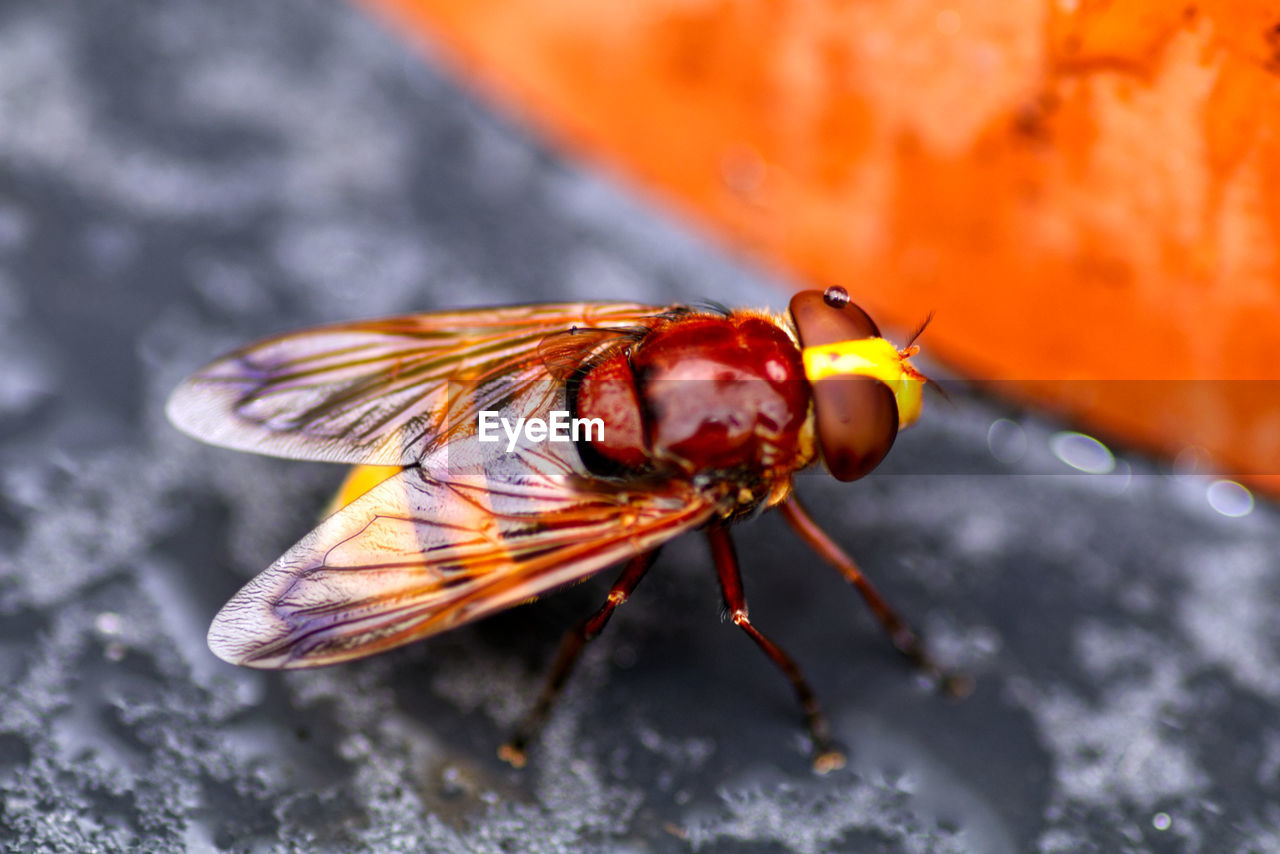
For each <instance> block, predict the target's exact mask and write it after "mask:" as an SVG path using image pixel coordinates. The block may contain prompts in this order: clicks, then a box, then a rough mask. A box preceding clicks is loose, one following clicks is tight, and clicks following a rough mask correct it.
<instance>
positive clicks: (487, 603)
mask: <svg viewBox="0 0 1280 854" xmlns="http://www.w3.org/2000/svg"><path fill="white" fill-rule="evenodd" d="M714 509H715V508H714V502H713V500H712V499H710V498H709V497H707V496H706V495H703V494H700V493H699V492H697V491H696V490H695V489H694V488H693V487H692V486H691V485H690V484H688V483H680V482H671V483H665V482H664V483H659V484H651V485H647V486H646V487H644V488H642V489H632V490H630V491H628V490H626V489H624V488H621V487H614V486H612V485H609V484H606V483H601V482H598V481H583V480H582V479H580V478H578V477H576V476H573V475H568V474H543V473H539V472H537V471H535V470H533V469H532V468H530V469H529V470H527V471H526V473H524V474H521V475H516V476H508V477H504V478H502V479H500V480H494V479H491V478H489V477H487V476H485V475H483V474H477V475H463V476H458V475H455V474H450V473H448V472H447V471H443V470H442V471H440V472H437V473H436V474H435V475H433V474H430V473H428V472H427V471H426V470H424V468H422V467H412V468H407V469H405V470H404V471H402V472H401V473H400V474H398V475H396V476H394V477H392V478H390V479H389V480H387V481H384V482H382V483H381V484H379V485H378V486H376V487H374V488H373V489H372V490H371V491H369V492H367V493H365V495H363V496H362V497H360V498H358V499H357V500H356V501H354V502H353V503H351V504H349V505H347V506H346V507H344V508H342V509H341V510H339V511H338V512H336V513H335V514H334V515H332V516H330V517H329V518H327V519H326V520H324V522H322V523H321V524H320V526H319V527H317V528H316V529H315V530H314V531H312V532H311V533H310V534H308V535H307V536H306V537H305V538H303V539H302V541H301V542H299V543H298V544H297V545H295V546H294V547H293V548H292V549H290V550H289V552H288V553H286V554H285V555H284V556H283V557H281V558H280V559H279V560H278V561H276V563H275V564H273V565H272V566H271V567H269V568H268V569H267V570H265V571H264V572H263V573H262V574H260V575H259V576H257V577H256V578H254V579H253V580H252V581H250V582H249V583H248V584H247V585H246V586H245V587H244V588H243V589H242V590H240V592H239V593H237V594H236V596H235V597H234V598H232V600H231V601H230V602H228V603H227V605H226V606H225V607H224V608H223V609H222V611H221V612H220V613H219V614H218V616H217V617H216V618H215V619H214V622H213V625H212V627H211V628H210V629H209V646H210V648H211V649H212V650H213V651H214V652H215V653H216V654H217V655H218V656H219V657H220V658H222V659H224V660H226V661H230V662H232V663H235V664H243V665H248V666H251V667H264V668H291V667H312V666H317V665H323V664H332V663H334V662H339V661H344V660H347V659H352V658H359V657H361V656H365V655H370V654H372V653H375V652H380V651H382V650H386V649H390V648H392V647H395V646H399V645H401V644H405V643H409V642H410V641H413V640H417V639H418V638H422V637H425V636H427V635H432V634H435V633H437V632H442V631H445V630H447V629H450V628H453V627H455V626H457V625H460V624H462V623H465V622H468V621H470V620H474V619H477V618H479V617H482V616H484V615H486V614H490V613H493V612H495V611H498V610H501V609H503V608H507V607H510V606H512V605H515V604H518V603H520V602H523V601H526V600H528V599H529V598H531V597H533V596H536V595H538V594H540V593H542V592H544V591H547V590H550V589H551V588H554V587H558V586H560V585H563V584H566V583H568V582H571V581H574V580H576V579H579V578H582V577H583V576H585V575H588V574H590V573H593V572H596V571H597V570H600V569H603V568H605V567H607V566H609V565H611V564H615V563H618V562H620V561H623V560H625V559H627V558H629V557H632V556H634V555H637V554H640V553H643V552H645V551H648V550H649V549H652V548H654V547H656V546H657V545H659V544H661V543H662V542H664V541H666V540H668V539H670V538H671V537H674V536H676V535H678V534H680V533H682V532H684V531H688V530H690V529H692V528H695V527H697V526H699V525H701V524H702V523H703V522H705V521H707V519H708V518H709V517H710V516H711V514H712V513H713V511H714Z"/></svg>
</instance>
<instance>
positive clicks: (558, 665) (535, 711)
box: [498, 549, 658, 768]
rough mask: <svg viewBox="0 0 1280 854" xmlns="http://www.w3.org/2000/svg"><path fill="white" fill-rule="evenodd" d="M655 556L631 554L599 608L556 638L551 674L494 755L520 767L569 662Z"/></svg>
mask: <svg viewBox="0 0 1280 854" xmlns="http://www.w3.org/2000/svg"><path fill="white" fill-rule="evenodd" d="M657 556H658V550H657V549H654V550H653V551H649V552H645V553H644V554H642V555H637V556H636V557H634V558H632V559H631V562H630V563H628V564H627V566H626V568H625V569H624V570H622V575H620V576H618V580H617V581H615V582H614V583H613V587H612V588H610V590H609V598H607V599H605V601H604V605H602V606H601V607H600V610H599V611H597V612H596V613H595V615H594V616H591V617H588V618H587V619H585V620H583V621H582V622H581V623H578V625H576V626H574V627H573V628H572V629H570V630H569V631H568V632H566V633H565V636H564V640H562V641H561V642H560V652H559V653H557V654H556V661H555V664H553V665H552V666H551V675H550V677H549V678H548V679H547V684H546V685H544V686H543V688H542V693H541V694H540V695H539V696H538V701H537V702H536V703H534V704H533V708H531V709H530V710H529V713H528V714H526V715H525V716H524V720H522V721H521V722H520V725H519V726H518V727H516V731H515V734H514V735H512V737H511V740H510V741H508V742H507V743H506V744H504V745H502V747H500V748H498V755H499V756H501V757H502V758H503V759H504V760H506V761H507V762H509V763H511V764H512V765H513V766H515V767H516V768H522V767H524V763H525V759H526V748H527V747H528V745H529V742H530V741H531V740H532V739H533V737H534V736H536V735H537V734H538V730H540V729H542V725H543V723H545V722H546V720H547V715H548V714H549V713H550V712H551V707H552V706H553V705H554V704H555V701H556V698H557V697H559V696H560V692H561V691H562V690H563V689H564V685H565V683H566V682H568V681H569V674H571V673H572V672H573V666H574V664H576V663H577V661H578V656H579V655H580V654H581V652H582V647H583V646H584V645H585V644H586V643H587V641H589V640H591V639H593V638H595V636H596V635H598V634H600V632H601V631H602V630H603V629H604V627H605V624H606V623H608V622H609V618H610V617H611V616H613V611H614V609H615V608H617V607H618V606H619V605H621V604H622V603H623V602H625V601H627V597H628V596H630V595H631V592H632V591H633V590H635V589H636V585H637V584H639V583H640V579H641V578H644V574H645V573H646V572H648V571H649V567H651V566H653V561H654V559H655V558H656V557H657Z"/></svg>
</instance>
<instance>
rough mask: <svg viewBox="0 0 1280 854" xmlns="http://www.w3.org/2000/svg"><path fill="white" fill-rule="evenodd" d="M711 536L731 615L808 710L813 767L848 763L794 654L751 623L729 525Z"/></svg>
mask: <svg viewBox="0 0 1280 854" xmlns="http://www.w3.org/2000/svg"><path fill="white" fill-rule="evenodd" d="M707 539H708V540H710V541H711V555H712V557H713V558H714V559H715V564H716V574H717V575H718V576H719V577H720V589H721V590H722V591H723V592H724V603H725V605H726V607H728V609H729V618H730V619H731V620H733V624H734V625H735V626H737V627H738V628H740V629H742V630H743V631H744V632H746V633H747V636H748V637H750V638H751V639H752V640H753V641H755V642H756V645H757V646H759V647H760V648H761V649H762V650H764V654H765V655H767V656H769V658H770V660H771V661H773V663H774V664H776V665H777V666H778V669H780V670H781V671H782V672H783V674H784V675H785V676H786V677H787V679H788V680H790V682H791V688H792V690H794V691H795V694H796V699H797V700H799V701H800V708H801V709H803V710H804V716H805V721H806V723H807V724H808V727H809V737H810V738H811V739H812V740H813V768H814V770H815V771H817V772H818V773H820V774H825V773H826V772H828V771H831V770H833V769H836V768H840V767H843V766H844V754H842V753H841V752H840V751H839V750H838V749H837V748H836V747H835V745H834V744H832V743H831V739H830V737H829V735H828V734H827V719H826V717H824V716H823V714H822V709H821V708H819V706H818V698H817V697H816V696H814V693H813V689H812V688H810V687H809V683H808V681H806V680H805V678H804V674H803V673H801V672H800V668H799V666H798V665H797V664H796V663H795V661H794V660H792V658H791V656H789V655H787V653H786V652H784V651H783V649H782V647H780V646H778V645H777V644H776V643H774V642H773V641H771V640H769V638H767V637H765V635H764V634H763V633H762V632H761V631H760V630H759V629H757V628H756V627H755V626H753V625H751V620H750V619H748V617H747V596H746V593H745V592H744V591H743V589H742V574H741V573H740V572H739V571H738V554H737V551H736V550H735V549H734V547H733V540H732V539H731V538H730V536H729V530H728V528H726V527H724V526H723V525H712V526H711V527H710V528H708V529H707Z"/></svg>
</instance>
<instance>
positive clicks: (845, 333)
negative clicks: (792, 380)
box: [791, 287, 881, 347]
mask: <svg viewBox="0 0 1280 854" xmlns="http://www.w3.org/2000/svg"><path fill="white" fill-rule="evenodd" d="M791 319H792V320H793V321H795V324H796V332H798V333H799V334H800V344H801V345H802V346H805V347H819V346H821V345H823V344H834V343H836V342H837V341H856V340H858V339H860V338H879V337H881V335H880V329H879V327H877V326H876V324H875V321H874V320H872V319H871V318H870V317H868V316H867V313H866V312H865V311H863V310H862V309H860V308H858V306H857V304H856V303H854V302H853V301H852V300H850V299H849V294H848V293H847V292H846V291H845V289H844V288H839V287H836V288H827V290H826V291H825V292H823V291H801V292H800V293H798V294H796V295H795V296H793V297H792V298H791Z"/></svg>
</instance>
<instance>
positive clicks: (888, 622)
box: [780, 494, 973, 697]
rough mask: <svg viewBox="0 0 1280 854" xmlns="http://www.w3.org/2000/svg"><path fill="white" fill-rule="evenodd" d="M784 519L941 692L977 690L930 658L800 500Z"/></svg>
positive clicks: (786, 507) (790, 502) (790, 501)
mask: <svg viewBox="0 0 1280 854" xmlns="http://www.w3.org/2000/svg"><path fill="white" fill-rule="evenodd" d="M780 509H781V510H782V516H783V518H785V519H786V520H787V523H788V524H790V525H791V527H792V528H794V529H795V532H796V533H797V534H799V535H800V538H801V539H803V540H804V541H805V542H806V543H808V544H809V547H810V548H812V549H813V550H814V551H815V552H817V553H818V554H819V555H820V556H821V557H822V558H823V560H825V561H826V562H827V563H829V564H831V565H832V566H834V567H835V568H836V569H838V570H840V572H841V574H842V575H844V577H845V578H846V579H848V581H849V583H851V584H852V585H853V586H854V587H855V588H856V589H857V591H858V593H860V594H861V595H862V598H863V600H864V601H865V602H866V603H867V606H868V607H869V608H870V609H871V613H872V614H874V615H875V618H876V619H877V620H879V621H880V626H881V628H883V629H884V632H885V634H887V635H888V636H889V640H890V641H892V642H893V645H894V646H895V647H897V649H898V651H899V652H901V653H902V654H903V655H905V656H906V657H907V659H908V660H910V661H911V663H912V664H914V665H915V666H916V667H918V668H920V670H922V671H924V673H926V674H927V675H928V676H929V677H930V678H931V679H933V680H934V681H935V682H936V683H937V684H938V687H939V689H940V690H941V691H942V692H943V693H944V694H946V695H948V696H951V697H963V696H965V695H966V694H968V693H969V691H971V690H972V688H973V681H972V680H971V679H970V678H969V677H968V676H966V675H964V674H962V673H950V672H948V671H945V670H943V669H942V668H941V667H939V666H938V664H937V663H936V662H935V661H934V660H933V659H932V658H931V657H930V656H929V652H928V650H926V649H925V646H924V642H923V641H921V640H920V635H919V633H918V632H916V631H915V630H914V629H912V628H911V626H910V625H909V624H908V623H907V621H906V620H904V619H903V618H902V617H900V616H899V615H898V612H897V611H895V610H893V606H891V605H890V604H889V603H888V602H887V601H886V600H885V598H884V597H883V596H881V595H880V591H878V590H876V588H875V586H874V585H873V584H872V583H871V582H870V580H868V579H867V577H866V576H865V575H863V574H862V570H861V569H859V568H858V565H857V564H856V563H854V562H853V558H851V557H849V556H848V555H847V554H845V553H844V550H843V549H841V548H840V546H838V545H836V543H835V541H834V540H832V539H831V538H830V537H828V536H827V534H826V532H825V531H823V530H822V529H821V528H819V527H818V523H817V522H815V521H813V518H812V517H811V516H810V515H809V513H808V511H806V510H805V509H804V507H803V506H802V505H801V504H800V501H799V500H798V499H797V498H796V497H795V495H794V494H792V495H791V496H790V497H788V498H787V500H786V501H784V502H782V504H781V505H780Z"/></svg>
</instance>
